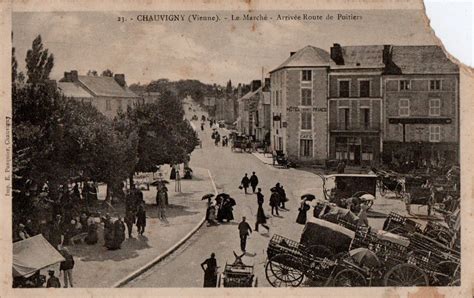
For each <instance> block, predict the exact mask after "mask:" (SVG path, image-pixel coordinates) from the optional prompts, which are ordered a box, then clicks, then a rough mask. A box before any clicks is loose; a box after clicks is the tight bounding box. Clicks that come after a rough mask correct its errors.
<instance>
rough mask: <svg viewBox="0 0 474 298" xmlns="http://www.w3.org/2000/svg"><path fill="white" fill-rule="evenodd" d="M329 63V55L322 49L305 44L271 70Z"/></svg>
mask: <svg viewBox="0 0 474 298" xmlns="http://www.w3.org/2000/svg"><path fill="white" fill-rule="evenodd" d="M329 63H330V55H329V53H328V52H326V51H325V50H323V49H320V48H316V47H313V46H306V47H304V48H302V49H300V50H299V51H298V52H296V53H294V54H293V55H291V56H290V57H288V59H286V60H285V62H283V63H282V64H281V65H280V66H278V67H277V68H275V69H274V70H272V71H271V72H274V71H276V70H278V69H281V68H285V67H304V66H306V67H312V66H313V67H315V66H328V65H329Z"/></svg>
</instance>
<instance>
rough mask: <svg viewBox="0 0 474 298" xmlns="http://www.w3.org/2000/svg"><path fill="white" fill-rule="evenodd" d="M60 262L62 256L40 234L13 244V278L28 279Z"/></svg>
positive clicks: (62, 259)
mask: <svg viewBox="0 0 474 298" xmlns="http://www.w3.org/2000/svg"><path fill="white" fill-rule="evenodd" d="M62 261H64V258H63V256H62V255H61V254H60V253H59V252H58V251H57V250H56V249H54V247H53V246H52V245H51V244H49V242H48V241H47V240H46V239H45V238H44V237H43V235H41V234H40V235H36V236H34V237H31V238H28V239H25V240H22V241H18V242H15V243H13V277H18V276H24V277H28V276H30V275H32V274H33V273H35V272H36V271H37V270H40V269H43V268H45V267H48V266H50V265H54V264H56V263H59V262H62Z"/></svg>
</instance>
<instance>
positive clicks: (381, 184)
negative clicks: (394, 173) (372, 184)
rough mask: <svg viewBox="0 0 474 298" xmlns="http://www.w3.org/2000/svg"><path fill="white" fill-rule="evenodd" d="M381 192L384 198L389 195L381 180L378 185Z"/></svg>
mask: <svg viewBox="0 0 474 298" xmlns="http://www.w3.org/2000/svg"><path fill="white" fill-rule="evenodd" d="M377 185H378V188H379V192H380V194H381V195H382V197H384V196H385V195H386V194H387V189H386V188H385V185H384V184H383V181H382V180H379V183H377Z"/></svg>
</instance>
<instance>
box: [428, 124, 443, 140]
mask: <svg viewBox="0 0 474 298" xmlns="http://www.w3.org/2000/svg"><path fill="white" fill-rule="evenodd" d="M440 140H441V126H439V125H430V142H439V141H440Z"/></svg>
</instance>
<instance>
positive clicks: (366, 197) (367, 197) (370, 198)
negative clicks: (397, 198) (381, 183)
mask: <svg viewBox="0 0 474 298" xmlns="http://www.w3.org/2000/svg"><path fill="white" fill-rule="evenodd" d="M360 198H361V199H364V200H366V201H373V200H375V197H374V196H373V195H371V194H369V193H366V194H363V195H361V196H360Z"/></svg>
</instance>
